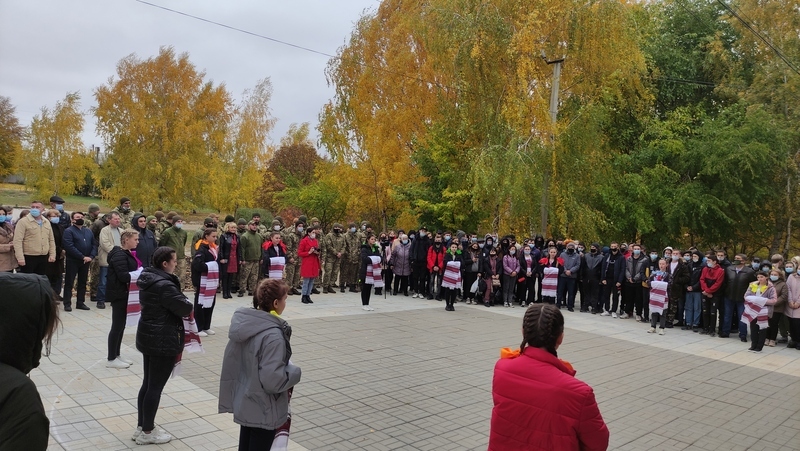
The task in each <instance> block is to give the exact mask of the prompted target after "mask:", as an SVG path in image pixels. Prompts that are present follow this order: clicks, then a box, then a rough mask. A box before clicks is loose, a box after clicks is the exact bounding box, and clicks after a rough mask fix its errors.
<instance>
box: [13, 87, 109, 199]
mask: <svg viewBox="0 0 800 451" xmlns="http://www.w3.org/2000/svg"><path fill="white" fill-rule="evenodd" d="M82 132H83V113H82V112H81V111H80V96H79V95H78V93H77V92H71V93H68V94H67V95H66V97H64V99H63V100H61V101H59V102H57V103H56V106H55V107H54V108H53V109H52V110H50V109H49V108H47V107H42V109H41V113H40V114H37V115H36V116H34V117H33V121H32V122H31V125H30V127H29V129H28V132H27V136H26V139H25V144H24V150H23V159H22V165H21V166H22V173H23V175H24V176H25V186H26V188H28V189H33V190H34V191H36V193H37V194H38V195H40V196H43V197H47V196H51V195H53V194H59V195H61V196H67V195H70V194H73V193H75V192H76V191H77V190H78V188H80V187H81V186H83V185H84V183H86V179H87V175H88V174H91V172H92V170H93V169H94V167H95V162H94V159H93V157H92V153H91V151H90V150H89V149H88V148H86V146H84V144H83V140H82V139H81V133H82Z"/></svg>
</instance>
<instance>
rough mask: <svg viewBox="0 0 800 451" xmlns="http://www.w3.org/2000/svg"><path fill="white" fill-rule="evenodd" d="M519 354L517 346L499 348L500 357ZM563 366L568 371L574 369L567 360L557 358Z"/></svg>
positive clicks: (510, 356) (506, 357)
mask: <svg viewBox="0 0 800 451" xmlns="http://www.w3.org/2000/svg"><path fill="white" fill-rule="evenodd" d="M520 355H521V353H520V350H519V348H517V349H511V348H500V358H501V359H514V358H517V357H519V356H520ZM558 360H559V361H560V362H561V363H562V364H563V365H564V366H565V367H567V369H568V370H570V371H573V372H574V371H575V368H573V367H572V364H571V363H569V362H567V361H566V360H563V359H558Z"/></svg>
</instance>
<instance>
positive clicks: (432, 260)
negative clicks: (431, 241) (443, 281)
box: [428, 244, 444, 274]
mask: <svg viewBox="0 0 800 451" xmlns="http://www.w3.org/2000/svg"><path fill="white" fill-rule="evenodd" d="M434 266H438V267H439V271H437V272H438V273H439V274H444V244H442V245H441V246H440V247H439V250H438V251H437V250H436V246H433V245H431V247H429V248H428V271H429V272H431V273H433V267H434Z"/></svg>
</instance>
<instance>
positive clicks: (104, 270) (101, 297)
mask: <svg viewBox="0 0 800 451" xmlns="http://www.w3.org/2000/svg"><path fill="white" fill-rule="evenodd" d="M106 276H108V266H101V267H100V281H99V282H98V284H97V302H105V301H106Z"/></svg>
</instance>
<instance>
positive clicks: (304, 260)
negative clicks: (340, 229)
mask: <svg viewBox="0 0 800 451" xmlns="http://www.w3.org/2000/svg"><path fill="white" fill-rule="evenodd" d="M317 230H318V229H316V228H314V227H309V228H308V231H307V233H306V236H305V237H304V238H303V239H302V240H300V244H299V246H298V247H297V255H298V256H299V257H300V277H302V278H303V288H302V290H301V293H300V294H301V295H302V302H303V304H313V303H314V302H313V301H312V300H311V290H313V289H314V279H316V278H317V277H319V270H320V261H319V240H318V239H317Z"/></svg>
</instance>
